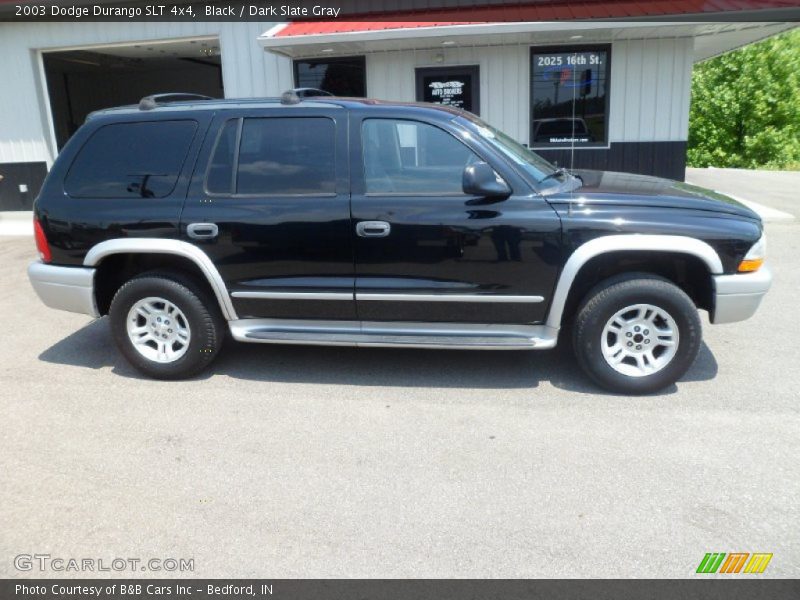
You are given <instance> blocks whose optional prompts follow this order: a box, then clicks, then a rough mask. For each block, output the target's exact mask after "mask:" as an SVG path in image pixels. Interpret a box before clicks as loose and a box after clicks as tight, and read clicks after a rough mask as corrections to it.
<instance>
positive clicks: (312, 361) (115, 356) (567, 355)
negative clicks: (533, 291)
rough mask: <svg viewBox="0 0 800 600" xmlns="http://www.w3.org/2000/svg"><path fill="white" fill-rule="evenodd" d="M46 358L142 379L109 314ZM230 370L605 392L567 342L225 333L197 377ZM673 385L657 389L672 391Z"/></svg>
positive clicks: (340, 381) (703, 375) (709, 363)
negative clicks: (415, 342) (242, 339)
mask: <svg viewBox="0 0 800 600" xmlns="http://www.w3.org/2000/svg"><path fill="white" fill-rule="evenodd" d="M39 358H40V359H41V360H42V361H44V362H49V363H55V364H63V365H71V366H75V367H83V368H89V369H102V368H106V367H111V369H112V371H113V372H114V373H115V374H117V375H120V376H122V377H128V378H134V379H144V377H143V376H142V375H141V374H139V373H138V372H137V371H136V370H134V369H133V367H131V366H130V365H129V364H128V363H127V361H126V360H125V359H124V358H123V357H122V356H121V355H120V353H119V352H118V351H117V349H116V347H115V345H114V342H113V340H112V339H111V334H110V332H109V329H108V321H107V319H100V320H97V321H94V322H92V323H90V324H88V325H86V326H85V327H83V328H82V329H80V330H78V331H76V332H75V333H73V334H71V335H69V336H68V337H66V338H64V339H63V340H61V341H59V342H57V343H56V344H54V345H53V346H51V347H50V348H48V349H47V350H45V351H44V352H42V353H41V354H40V355H39ZM717 370H718V368H717V361H716V359H715V358H714V355H713V353H712V352H711V350H710V349H709V348H708V346H707V345H706V344H705V343H703V345H702V346H701V348H700V353H699V355H698V357H697V360H696V361H695V363H694V365H693V366H692V368H691V369H690V370H689V371H688V373H686V375H685V376H684V377H683V378H682V379H681V381H682V382H689V381H707V380H710V379H713V378H714V377H715V376H716V374H717ZM215 375H227V376H228V377H232V378H235V379H242V380H248V381H264V382H280V383H317V384H334V385H356V386H371V387H380V386H391V387H444V388H472V389H513V388H536V387H538V386H539V384H540V383H541V382H543V381H549V382H550V383H551V384H552V385H553V386H555V387H557V388H559V389H563V390H567V391H571V392H578V393H583V394H598V393H606V392H604V391H603V390H601V389H599V388H598V387H597V386H595V385H594V384H593V383H592V382H591V381H589V380H588V378H587V377H586V376H585V375H584V374H583V373H582V372H581V371H580V369H579V367H578V366H577V364H576V362H575V359H574V357H573V355H572V352H571V350H570V349H569V347H568V345H567V344H563V345H561V346H559V347H558V348H556V349H554V350H550V351H546V352H516V351H508V352H495V351H485V352H481V351H471V350H421V349H397V348H348V347H325V346H292V345H271V344H242V343H237V342H234V341H232V340H230V339H229V340H227V341H226V343H225V347H224V348H223V350H222V352H221V353H220V356H219V357H218V358H217V360H216V362H215V363H214V364H213V365H212V367H211V369H210V370H208V371H206V372H204V373H202V374H200V375H198V376H197V377H196V379H208V378H210V377H213V376H215ZM677 390H678V388H677V386H675V385H673V386H670V387H669V388H667V389H666V390H662V391H661V392H659V393H658V395H663V394H671V393H675V392H676V391H677Z"/></svg>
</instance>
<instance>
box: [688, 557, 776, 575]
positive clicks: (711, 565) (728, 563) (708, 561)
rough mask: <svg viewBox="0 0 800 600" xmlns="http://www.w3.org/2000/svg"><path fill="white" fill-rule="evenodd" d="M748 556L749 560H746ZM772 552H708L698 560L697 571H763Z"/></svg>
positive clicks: (770, 558)
mask: <svg viewBox="0 0 800 600" xmlns="http://www.w3.org/2000/svg"><path fill="white" fill-rule="evenodd" d="M748 558H749V560H748ZM771 560H772V554H767V553H765V552H754V553H753V554H750V553H749V552H731V553H729V554H725V553H724V552H709V553H708V554H706V555H705V556H704V557H703V560H701V561H700V565H699V566H698V567H697V572H698V573H717V572H719V573H726V574H734V573H763V572H764V571H766V570H767V565H768V564H769V561H771Z"/></svg>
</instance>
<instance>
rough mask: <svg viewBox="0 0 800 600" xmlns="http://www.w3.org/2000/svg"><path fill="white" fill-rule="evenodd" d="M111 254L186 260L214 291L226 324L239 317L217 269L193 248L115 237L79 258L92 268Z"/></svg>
mask: <svg viewBox="0 0 800 600" xmlns="http://www.w3.org/2000/svg"><path fill="white" fill-rule="evenodd" d="M114 254H173V255H175V256H180V257H182V258H188V259H189V260H191V261H192V262H193V263H194V264H196V265H197V266H198V267H199V269H200V271H201V272H202V273H203V275H204V276H205V278H206V280H207V281H208V284H209V285H210V286H211V289H212V290H213V291H214V295H215V296H216V297H217V302H218V303H219V307H220V310H221V311H222V316H223V317H225V319H226V320H227V321H235V320H236V319H238V318H239V317H238V316H237V314H236V310H235V309H234V308H233V302H232V301H231V297H230V294H228V288H227V286H226V285H225V282H224V281H223V280H222V276H221V275H220V274H219V271H218V270H217V267H215V266H214V263H213V262H212V261H211V259H210V258H209V257H208V255H207V254H206V253H205V252H203V251H202V250H201V249H200V248H198V247H197V246H193V245H192V244H189V243H188V242H182V241H180V240H168V239H154V238H118V239H114V240H107V241H105V242H100V243H99V244H97V245H96V246H93V247H92V248H91V249H90V250H89V252H88V253H87V254H86V257H85V258H84V259H83V264H84V266H86V267H96V266H97V265H98V264H99V263H100V261H101V260H103V259H104V258H106V257H108V256H112V255H114Z"/></svg>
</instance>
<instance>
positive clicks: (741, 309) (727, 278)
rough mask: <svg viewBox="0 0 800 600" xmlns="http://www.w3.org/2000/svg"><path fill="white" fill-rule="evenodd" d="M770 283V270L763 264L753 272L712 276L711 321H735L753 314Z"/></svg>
mask: <svg viewBox="0 0 800 600" xmlns="http://www.w3.org/2000/svg"><path fill="white" fill-rule="evenodd" d="M770 284H772V271H771V270H770V268H769V266H768V265H764V266H763V267H761V268H760V269H759V270H758V271H756V272H755V273H737V274H735V275H715V276H714V310H713V311H712V313H711V322H712V323H714V324H718V323H735V322H736V321H744V320H745V319H749V318H750V317H752V316H753V314H754V313H755V312H756V309H757V308H758V305H759V304H761V299H762V298H763V297H764V294H766V293H767V290H769V286H770Z"/></svg>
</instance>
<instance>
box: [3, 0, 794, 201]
mask: <svg viewBox="0 0 800 600" xmlns="http://www.w3.org/2000/svg"><path fill="white" fill-rule="evenodd" d="M776 1H777V2H778V3H780V0H776ZM773 3H774V2H773ZM536 4H537V3H536V2H531V5H536ZM552 4H553V2H551V3H550V5H552ZM555 4H558V5H562V6H567V5H569V4H571V3H570V2H568V1H564V2H556V3H555ZM582 4H586V3H585V2H584V3H582ZM615 4H619V2H618V1H617V0H607V1H604V2H597V5H598V6H600V5H602V6H603V7H605V9H608V10H611V9H613V7H614V5H615ZM628 4H629V5H630V4H631V3H628ZM639 4H643V3H639ZM661 4H665V3H661ZM689 4H691V2H690V1H688V0H687V2H683V3H680V5H681V6H686V5H689ZM677 5H678V3H676V6H677ZM10 8H11V5H10V4H9V3H8V0H0V17H2V16H3V11H6V14H7V11H8V10H10ZM769 14H770V15H773V16H774V17H775V18H776V19H777V18H778V17H781V16H783V14H784V13H775V12H771V13H769ZM751 15H752V16H753V18H756V17H758V18H759V20H761V19H762V18H763V14H758V15H756V14H755V13H742V15H740V16H743V17H745V18H746V17H748V16H751ZM445 16H446V15H445ZM456 16H457V17H458V18H452V19H449V20H447V19H442V20H441V21H437V22H434V21H428V22H419V21H418V22H410V21H404V20H402V18H400V17H401V15H399V16H398V21H397V22H391V23H376V22H363V21H362V22H356V21H351V22H346V21H336V22H328V23H320V22H316V23H289V24H287V23H283V24H275V23H258V22H247V23H242V22H225V23H213V22H202V21H197V22H181V23H169V22H136V21H125V22H113V23H107V22H106V23H99V22H78V23H64V22H52V23H8V22H6V23H0V53H1V54H0V55H2V56H3V61H2V63H0V81H2V82H3V86H2V90H3V91H2V92H0V175H1V176H2V177H3V179H2V180H0V210H5V211H8V210H29V209H30V206H31V203H32V201H33V199H34V198H35V196H36V194H37V193H38V189H39V187H40V185H41V182H42V180H43V179H44V176H45V174H46V172H47V169H48V168H49V167H50V165H51V164H52V162H53V160H54V159H55V157H56V155H57V154H58V151H59V148H60V147H62V146H63V144H64V143H65V142H66V140H67V139H68V138H69V136H70V135H71V133H73V132H74V131H75V129H76V128H77V127H79V126H80V124H81V123H82V122H83V120H84V119H85V117H86V115H87V114H88V113H89V112H91V111H92V110H96V109H99V108H103V107H107V106H114V105H119V104H130V103H133V102H137V101H138V100H139V98H141V97H142V96H145V95H148V94H152V93H157V92H168V91H169V92H171V91H182V92H194V93H203V94H206V95H210V96H225V97H252V96H276V95H279V94H280V93H281V92H283V91H284V90H286V89H289V88H292V87H321V88H327V89H328V91H331V92H333V93H335V94H337V95H345V94H348V95H367V96H369V97H374V98H382V99H388V100H401V101H414V100H428V101H438V102H445V103H449V104H455V105H458V106H463V107H465V108H467V109H469V110H472V111H473V112H476V113H478V114H480V116H481V117H482V118H484V119H485V120H487V121H488V122H490V123H491V124H492V125H494V126H496V127H498V128H500V129H502V130H504V131H506V132H507V133H509V134H510V135H512V136H513V137H515V138H516V139H518V140H519V141H521V142H523V143H526V144H530V145H531V146H533V147H534V148H536V150H537V152H540V153H541V154H543V155H544V156H546V157H547V158H549V159H551V160H556V161H557V162H558V163H559V164H562V165H565V166H569V165H574V166H576V167H589V168H602V169H612V170H626V171H635V172H642V173H653V174H659V175H665V176H670V177H674V178H679V179H682V178H683V172H684V166H685V151H686V140H687V136H688V114H689V103H690V81H691V71H692V65H693V64H694V63H695V62H697V61H699V60H704V59H706V58H708V57H710V56H714V55H716V54H719V53H721V52H725V51H727V50H730V49H733V48H736V47H738V46H741V45H743V44H747V43H750V42H753V41H756V40H759V39H762V38H764V37H767V36H770V35H774V34H776V33H779V32H781V31H784V30H786V29H789V28H790V27H791V26H792V25H791V24H788V23H786V22H752V21H742V22H726V23H722V22H695V21H694V20H692V19H691V18H690V19H689V20H685V19H686V15H679V14H676V15H673V16H674V17H675V18H674V19H671V20H666V21H665V20H658V21H647V20H635V21H628V22H619V21H572V20H558V19H556V20H552V21H530V22H503V23H497V22H488V23H476V24H456V22H460V21H465V20H469V21H473V20H474V21H480V20H482V19H481V18H470V15H465V14H464V10H463V9H462V10H460V11H458V13H454V14H453V17H456ZM465 16H466V17H467V18H465ZM715 16H716V17H717V18H722V17H723V16H729V15H719V14H717V15H715ZM475 17H480V15H475ZM665 18H666V17H665ZM678 18H681V19H684V20H682V21H678V20H677V19H678ZM705 18H708V15H705ZM484 20H485V18H484ZM154 143H157V140H154Z"/></svg>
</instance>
